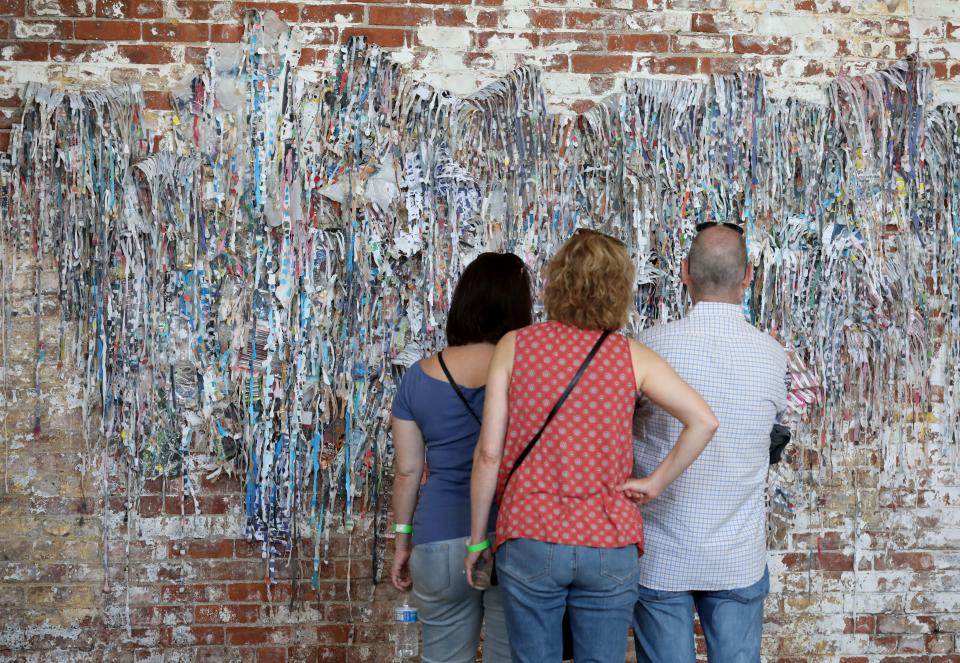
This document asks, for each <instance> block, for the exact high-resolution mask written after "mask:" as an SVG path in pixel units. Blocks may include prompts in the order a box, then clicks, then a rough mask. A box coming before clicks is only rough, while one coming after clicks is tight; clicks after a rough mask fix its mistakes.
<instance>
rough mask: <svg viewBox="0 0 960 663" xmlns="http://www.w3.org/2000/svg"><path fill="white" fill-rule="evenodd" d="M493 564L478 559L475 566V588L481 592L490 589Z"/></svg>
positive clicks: (481, 558)
mask: <svg viewBox="0 0 960 663" xmlns="http://www.w3.org/2000/svg"><path fill="white" fill-rule="evenodd" d="M492 566H493V564H491V563H490V562H488V561H487V560H485V559H484V558H483V557H480V558H479V559H477V563H476V564H474V566H473V588H474V589H479V590H481V591H482V590H485V589H490V571H491V567H492Z"/></svg>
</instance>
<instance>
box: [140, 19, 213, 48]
mask: <svg viewBox="0 0 960 663" xmlns="http://www.w3.org/2000/svg"><path fill="white" fill-rule="evenodd" d="M143 40H144V41H162V42H188V43H202V42H206V41H209V40H210V26H208V25H207V24H206V23H146V24H145V25H144V26H143Z"/></svg>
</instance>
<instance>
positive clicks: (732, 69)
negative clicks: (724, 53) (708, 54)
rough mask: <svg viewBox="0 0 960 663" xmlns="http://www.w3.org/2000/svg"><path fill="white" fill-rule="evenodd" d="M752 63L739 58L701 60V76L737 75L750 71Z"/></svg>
mask: <svg viewBox="0 0 960 663" xmlns="http://www.w3.org/2000/svg"><path fill="white" fill-rule="evenodd" d="M749 68H750V63H749V62H747V61H745V60H744V59H743V58H737V57H712V58H700V69H699V71H700V73H701V74H724V75H726V74H737V73H740V72H741V71H743V70H744V69H749Z"/></svg>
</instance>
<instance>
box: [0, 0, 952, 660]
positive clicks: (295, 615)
mask: <svg viewBox="0 0 960 663" xmlns="http://www.w3.org/2000/svg"><path fill="white" fill-rule="evenodd" d="M257 7H263V8H271V9H273V10H275V11H276V12H277V13H278V14H279V15H280V16H281V17H283V18H285V19H286V20H287V21H288V22H289V23H291V24H293V25H294V29H295V31H296V33H297V35H298V37H299V39H300V42H301V43H302V44H303V45H304V48H303V50H302V52H301V65H303V66H305V67H306V68H307V69H308V70H313V71H315V72H317V75H318V76H319V75H320V73H319V72H322V71H329V69H330V67H331V66H332V62H333V57H334V55H335V53H334V51H335V48H336V46H337V44H339V43H341V42H342V41H343V40H344V39H345V38H346V37H349V36H352V35H357V34H362V35H366V36H368V37H369V38H370V39H371V40H372V41H374V42H376V43H379V44H380V45H382V46H384V47H386V48H388V49H389V50H391V51H393V52H394V53H395V57H396V58H397V59H398V60H399V61H401V62H403V63H404V64H405V65H407V66H409V67H410V69H411V71H412V72H414V74H415V75H416V76H418V77H422V78H423V79H424V80H426V81H428V82H431V83H434V84H437V85H440V86H445V87H449V88H451V89H452V90H454V91H455V92H458V93H466V92H470V91H473V90H474V89H476V87H477V86H478V85H479V84H480V83H482V82H485V81H489V80H490V79H492V78H493V77H495V76H497V75H500V74H503V73H505V72H506V71H508V70H510V69H511V68H513V67H514V66H516V65H518V64H523V63H528V62H533V63H536V64H539V65H540V66H541V67H543V68H544V72H545V73H544V75H543V83H544V87H545V89H546V90H547V93H548V95H549V100H550V101H551V102H552V103H554V104H556V105H562V106H569V107H570V108H572V109H574V110H583V109H584V108H585V107H586V105H588V104H589V100H592V99H596V98H599V97H602V96H605V95H607V94H609V93H611V92H613V91H615V90H617V88H618V85H619V83H620V82H622V81H623V80H624V79H625V78H627V77H629V76H630V75H631V74H647V73H652V74H656V75H669V76H691V75H698V76H702V75H705V74H709V73H731V72H734V71H738V70H739V69H741V68H746V69H748V70H753V69H759V70H760V71H762V72H764V73H765V74H766V75H767V76H768V87H769V88H770V89H771V91H772V92H774V93H777V94H793V95H799V96H802V97H804V98H809V99H818V100H823V99H824V98H825V96H824V89H825V88H824V85H823V83H824V82H825V81H826V80H827V79H830V78H833V77H834V76H835V75H836V74H837V73H838V72H839V71H840V70H841V69H843V68H845V67H846V68H849V69H850V70H851V71H853V72H857V71H862V70H864V69H867V70H869V69H875V68H878V67H881V66H884V65H886V64H888V63H889V62H890V61H892V60H894V59H896V58H898V57H900V56H903V55H906V54H910V53H915V52H917V53H919V54H920V55H921V56H922V57H923V58H924V59H925V61H926V62H927V64H929V65H930V66H931V67H932V70H933V74H934V77H935V79H936V80H935V81H934V82H933V84H932V89H933V94H934V98H935V99H939V100H956V99H957V98H958V93H957V91H958V89H960V84H958V83H957V81H960V0H914V1H911V0H901V2H900V3H899V5H898V6H896V7H895V8H894V9H893V10H890V9H888V7H887V3H886V2H880V1H876V2H874V1H869V0H832V1H831V2H819V1H816V0H796V1H795V2H794V1H791V2H785V1H781V0H770V1H769V2H763V1H761V0H756V1H754V0H749V1H748V0H704V1H703V2H697V1H693V0H673V1H672V2H670V1H666V2H663V1H660V0H633V2H630V1H627V2H620V1H619V0H612V1H606V0H597V1H596V2H592V3H591V2H570V3H563V2H561V3H543V4H538V5H532V4H531V3H526V2H508V3H505V4H502V5H501V4H500V3H499V2H494V3H491V4H486V3H483V2H477V3H476V4H473V5H471V4H466V3H444V4H433V3H429V4H428V3H420V4H403V5H398V4H388V3H379V2H377V3H372V2H371V3H356V4H340V3H336V4H333V3H316V4H283V3H273V4H267V3H246V2H245V3H240V2H237V3H229V2H224V3H216V2H175V1H170V2H163V1H160V0H123V1H118V2H116V3H103V4H100V3H94V2H84V1H83V0H8V1H7V2H5V3H3V5H2V7H0V9H2V10H3V12H4V14H5V15H6V16H7V18H4V19H3V22H2V23H0V37H2V38H3V39H4V41H3V43H2V44H0V84H2V86H3V87H2V90H3V91H2V93H0V96H2V97H3V101H2V104H3V106H4V116H5V118H6V119H5V120H4V121H5V124H4V125H3V126H2V127H0V128H2V129H9V126H10V123H11V122H12V120H13V118H14V116H15V115H16V112H17V111H16V109H17V107H19V106H20V104H21V98H20V95H21V93H22V86H23V84H24V83H26V82H27V81H33V80H39V81H46V82H49V83H51V84H53V85H58V86H60V85H63V86H80V87H84V88H88V87H94V86H102V85H103V84H105V83H109V82H115V83H117V82H130V81H139V82H140V83H141V84H142V85H143V87H144V90H145V97H146V100H147V104H148V107H149V108H151V109H152V111H153V112H154V113H155V114H156V118H155V119H156V121H157V122H158V123H159V125H160V126H165V125H166V124H167V123H168V122H169V120H170V118H171V117H172V114H171V112H170V111H171V103H170V99H169V94H168V93H169V91H170V90H171V88H173V87H174V86H175V85H176V84H178V83H180V82H182V81H183V80H185V79H188V78H189V77H190V76H192V75H193V73H194V72H195V70H196V69H197V67H198V66H199V65H200V64H202V63H203V62H204V61H205V58H206V54H207V50H208V48H209V46H210V43H211V42H212V43H214V44H217V43H222V44H227V43H231V42H236V41H238V40H239V39H240V37H241V34H242V31H243V29H242V25H241V22H240V18H239V17H240V15H241V13H242V12H243V10H245V9H247V8H257ZM214 47H216V46H214ZM3 135H6V134H3ZM40 281H41V288H40V293H41V297H40V298H39V302H38V301H37V300H36V299H35V294H36V291H37V288H36V284H35V281H34V271H33V270H32V269H31V266H30V264H29V263H20V269H19V271H18V272H16V273H15V274H14V275H13V282H12V287H11V290H10V291H9V292H8V293H7V296H8V298H9V301H11V302H13V311H12V312H13V314H14V315H13V316H12V317H11V322H10V325H9V327H8V328H7V330H6V332H7V334H9V339H10V341H9V343H8V345H7V348H8V357H7V366H8V371H7V373H6V374H5V375H4V376H3V377H4V380H5V381H6V398H7V399H8V400H7V406H8V407H7V412H8V415H7V417H6V419H5V420H4V423H3V425H4V430H3V433H4V436H5V442H6V444H5V445H4V450H3V456H2V457H0V463H2V470H3V488H2V492H0V660H15V661H19V660H24V661H48V660H49V661H84V660H90V661H101V660H111V661H113V660H116V661H123V660H137V661H141V660H142V661H193V660H198V661H300V660H303V661H317V660H319V661H384V660H390V658H391V656H392V651H393V648H392V644H391V643H390V642H389V639H388V638H389V634H390V630H391V625H390V622H389V620H390V619H391V618H392V607H393V605H394V603H395V601H396V599H397V597H396V593H395V592H394V591H393V590H392V589H391V588H390V587H388V585H387V584H384V583H380V584H377V585H374V584H373V583H372V577H373V575H374V573H373V568H372V565H371V561H370V559H371V556H370V548H371V539H372V536H373V532H372V527H373V525H372V522H371V520H370V519H369V518H367V517H364V514H359V515H360V517H359V518H358V519H357V526H356V528H355V529H354V530H353V531H352V532H351V533H347V532H345V531H335V532H333V533H332V534H331V538H330V544H329V545H330V548H329V551H328V554H327V556H326V559H327V561H326V562H325V563H324V565H323V569H322V573H321V578H320V582H319V583H318V586H317V588H316V589H314V588H312V587H311V584H310V576H311V574H312V572H313V568H312V557H313V550H312V545H310V544H309V542H307V543H306V544H304V545H302V546H300V547H298V548H296V549H295V550H294V553H293V554H292V555H291V557H290V559H289V560H287V561H285V562H278V569H277V574H276V578H277V580H278V582H277V583H276V584H272V585H271V584H268V583H266V582H264V578H265V576H266V575H267V569H266V568H265V566H266V565H265V562H264V561H263V560H262V559H261V548H260V547H259V546H257V545H252V544H250V543H248V542H246V541H245V540H243V516H242V509H243V503H242V500H243V498H242V492H241V485H240V482H239V480H237V479H236V478H231V477H226V476H221V477H219V478H218V479H216V480H210V479H207V478H205V476H204V475H203V473H198V474H196V475H194V476H193V477H192V479H193V482H194V484H195V485H197V486H198V487H199V488H198V499H197V502H194V501H193V500H192V499H190V498H189V497H185V495H184V491H183V486H182V484H181V483H180V482H178V481H166V482H165V481H163V480H159V479H157V480H150V481H148V482H147V483H146V484H145V485H144V487H143V490H142V491H141V492H140V494H139V496H138V498H137V502H136V504H135V505H133V512H134V513H135V514H136V517H135V518H133V519H132V520H130V521H125V518H126V516H125V515H124V514H125V512H126V508H125V507H126V504H125V502H126V500H127V497H126V496H125V495H123V494H122V493H121V492H120V491H121V489H122V486H123V485H124V484H123V481H122V477H119V476H117V470H116V467H115V466H113V465H111V463H109V462H108V463H104V464H103V467H104V468H106V472H105V474H91V473H89V472H88V473H87V474H82V473H81V472H80V471H79V469H78V468H79V467H80V466H81V465H84V464H85V463H84V460H85V459H84V458H83V454H85V453H88V446H87V445H85V443H84V441H83V435H82V429H83V423H82V416H81V412H80V410H79V408H78V407H77V406H78V403H79V402H80V401H79V398H80V396H79V394H78V393H77V387H76V381H75V380H72V379H70V376H69V375H67V374H66V373H65V372H64V371H65V370H68V369H64V368H62V367H60V366H58V365H57V362H55V361H52V360H48V361H45V362H42V363H41V364H40V368H39V371H40V381H41V382H42V384H44V385H45V388H44V393H43V395H42V398H41V399H39V405H38V404H37V400H38V399H36V398H35V397H34V395H33V390H34V385H35V375H34V371H35V367H36V361H35V348H34V341H33V339H34V338H35V335H36V329H35V317H34V312H35V310H36V309H37V308H38V309H39V310H40V312H41V316H40V322H41V326H42V330H41V332H42V334H43V336H44V337H46V338H55V337H56V336H57V333H58V332H57V326H58V324H59V319H60V318H59V311H58V304H57V300H56V295H57V272H56V271H55V270H52V269H50V268H49V266H46V265H45V266H44V269H43V270H41V272H40ZM934 327H936V325H934ZM51 354H53V353H51ZM940 363H942V361H941V362H940ZM933 365H934V366H935V367H937V366H938V363H937V362H936V361H934V363H933ZM938 370H939V371H942V370H943V367H942V366H941V367H940V368H939V369H938ZM934 372H935V373H936V372H938V371H937V370H935V371H934ZM938 380H939V383H938ZM932 383H933V385H934V386H933V390H932V400H933V401H935V402H936V401H937V400H942V391H941V390H938V388H937V385H938V384H942V378H940V377H938V376H937V375H934V377H933V380H932ZM913 400H914V399H913V395H912V394H904V395H903V399H902V403H901V405H902V408H903V418H902V420H901V421H902V422H903V423H904V425H903V426H901V427H900V430H902V431H906V435H905V436H904V437H903V438H902V439H900V440H899V441H898V442H897V445H898V447H899V451H898V453H897V454H896V462H895V463H891V461H890V456H889V455H884V454H883V453H881V451H880V447H881V441H879V440H863V441H862V444H860V445H858V446H855V447H853V446H850V447H836V446H829V447H826V448H825V449H824V450H823V451H822V452H819V453H818V452H817V448H818V445H817V443H816V440H810V439H808V440H806V441H805V443H804V445H803V446H804V449H805V453H804V454H796V455H794V456H793V457H792V460H791V464H790V465H791V466H790V468H784V469H783V470H780V472H782V476H783V477H784V481H785V482H786V483H787V484H793V483H794V482H797V481H801V482H802V483H803V485H804V486H806V487H807V492H806V493H805V495H804V496H803V498H804V499H803V501H802V504H796V505H790V504H786V505H783V508H779V509H774V510H773V515H772V516H771V532H770V547H771V551H772V552H771V558H770V568H771V578H772V585H773V591H772V594H771V597H770V599H769V602H768V604H767V627H766V631H765V642H764V651H765V655H766V659H767V660H769V661H782V662H783V663H786V662H788V661H796V662H798V663H799V662H800V661H837V660H840V661H845V662H846V663H855V662H856V663H860V662H868V661H869V662H872V661H902V662H908V661H925V662H929V663H933V662H944V663H945V662H948V661H954V662H956V661H960V473H958V471H957V451H956V448H955V446H953V445H952V444H949V443H948V442H947V441H946V439H945V437H943V436H941V435H940V434H939V428H940V426H941V423H940V422H942V421H944V420H945V419H949V418H950V414H951V413H948V412H944V406H942V405H941V406H936V407H934V409H933V412H925V411H914V410H913V409H912V406H913ZM918 400H919V398H918ZM848 407H849V413H848V416H849V418H850V419H854V418H856V416H857V411H858V408H861V407H862V404H861V403H858V402H851V403H849V406H848ZM38 413H39V416H40V417H41V419H42V422H43V427H42V430H41V431H40V433H39V434H36V435H35V434H34V433H33V429H34V424H35V418H36V417H37V416H38ZM888 444H890V441H889V440H884V441H882V445H888ZM86 460H89V459H86ZM881 475H882V476H881ZM797 477H800V479H797ZM105 483H106V485H107V491H106V492H107V493H108V494H110V495H111V498H110V500H109V501H108V503H107V504H104V503H103V501H102V500H101V499H100V495H101V494H102V493H103V492H104V490H103V488H104V484H105ZM195 511H196V512H198V513H196V512H195ZM104 560H106V564H105V563H104Z"/></svg>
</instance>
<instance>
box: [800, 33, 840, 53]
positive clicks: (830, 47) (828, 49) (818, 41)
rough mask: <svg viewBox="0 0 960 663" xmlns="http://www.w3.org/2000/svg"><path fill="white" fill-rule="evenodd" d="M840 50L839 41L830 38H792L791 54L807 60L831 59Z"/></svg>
mask: <svg viewBox="0 0 960 663" xmlns="http://www.w3.org/2000/svg"><path fill="white" fill-rule="evenodd" d="M839 49H840V41H839V40H837V39H831V38H830V37H803V38H796V37H795V38H794V40H793V52H794V53H795V54H796V55H800V56H803V57H808V58H832V57H835V56H836V55H837V51H838V50H839Z"/></svg>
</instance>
